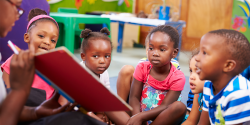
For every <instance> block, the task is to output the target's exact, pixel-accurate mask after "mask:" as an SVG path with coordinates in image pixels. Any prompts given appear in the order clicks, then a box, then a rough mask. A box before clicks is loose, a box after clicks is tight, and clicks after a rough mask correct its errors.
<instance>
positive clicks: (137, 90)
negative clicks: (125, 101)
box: [129, 78, 143, 115]
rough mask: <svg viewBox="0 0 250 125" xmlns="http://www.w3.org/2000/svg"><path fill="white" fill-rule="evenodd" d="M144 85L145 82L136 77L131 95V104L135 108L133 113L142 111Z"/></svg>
mask: <svg viewBox="0 0 250 125" xmlns="http://www.w3.org/2000/svg"><path fill="white" fill-rule="evenodd" d="M142 87H143V83H142V82H140V81H138V80H136V79H135V78H134V79H133V82H132V86H131V90H130V96H129V105H130V106H131V107H132V108H133V110H132V115H135V114H137V113H140V99H141V93H142Z"/></svg>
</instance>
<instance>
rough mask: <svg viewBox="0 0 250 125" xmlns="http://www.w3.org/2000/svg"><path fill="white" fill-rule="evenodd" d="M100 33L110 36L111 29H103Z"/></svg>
mask: <svg viewBox="0 0 250 125" xmlns="http://www.w3.org/2000/svg"><path fill="white" fill-rule="evenodd" d="M100 32H101V33H104V34H106V35H109V34H110V32H109V29H108V28H107V27H104V28H102V29H101V31H100Z"/></svg>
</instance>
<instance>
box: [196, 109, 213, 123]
mask: <svg viewBox="0 0 250 125" xmlns="http://www.w3.org/2000/svg"><path fill="white" fill-rule="evenodd" d="M198 125H210V121H209V115H208V112H207V111H204V110H203V111H202V112H201V117H200V121H199V123H198Z"/></svg>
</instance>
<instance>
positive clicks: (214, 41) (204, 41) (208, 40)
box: [200, 33, 226, 47]
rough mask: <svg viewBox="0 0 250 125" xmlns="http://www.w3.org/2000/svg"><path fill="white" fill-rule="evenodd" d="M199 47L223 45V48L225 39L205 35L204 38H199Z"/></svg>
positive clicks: (208, 34) (214, 35)
mask: <svg viewBox="0 0 250 125" xmlns="http://www.w3.org/2000/svg"><path fill="white" fill-rule="evenodd" d="M200 44H201V47H202V45H210V46H213V47H219V46H220V47H222V46H223V45H224V46H225V45H226V43H225V38H223V37H221V36H219V35H216V34H211V33H207V34H205V35H204V36H202V38H201V42H200Z"/></svg>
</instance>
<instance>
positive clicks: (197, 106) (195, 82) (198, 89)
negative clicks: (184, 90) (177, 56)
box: [182, 50, 205, 125]
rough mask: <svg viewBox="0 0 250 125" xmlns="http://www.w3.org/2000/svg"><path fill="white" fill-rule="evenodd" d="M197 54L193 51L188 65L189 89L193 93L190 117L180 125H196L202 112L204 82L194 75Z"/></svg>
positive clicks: (196, 51)
mask: <svg viewBox="0 0 250 125" xmlns="http://www.w3.org/2000/svg"><path fill="white" fill-rule="evenodd" d="M198 53H199V51H198V50H195V51H194V52H193V54H192V58H191V60H190V63H189V68H190V77H189V83H190V89H191V91H192V93H194V94H195V95H194V100H193V106H192V110H191V112H190V115H189V116H187V115H186V117H188V118H187V120H186V121H185V122H184V123H183V124H182V125H197V124H198V121H199V118H200V114H201V111H202V103H203V102H202V96H203V94H202V92H203V86H204V83H205V81H202V80H200V78H199V75H198V74H197V73H196V70H197V68H196V66H195V64H196V61H195V57H196V55H197V54H198Z"/></svg>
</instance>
